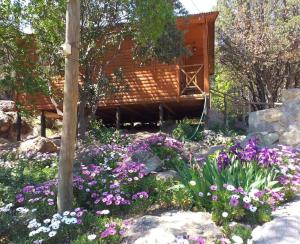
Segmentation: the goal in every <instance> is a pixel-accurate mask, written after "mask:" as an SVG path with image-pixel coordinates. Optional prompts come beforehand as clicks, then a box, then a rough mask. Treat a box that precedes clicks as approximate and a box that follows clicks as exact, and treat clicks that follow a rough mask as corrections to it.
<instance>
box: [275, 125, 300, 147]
mask: <svg viewBox="0 0 300 244" xmlns="http://www.w3.org/2000/svg"><path fill="white" fill-rule="evenodd" d="M279 143H280V144H283V145H289V146H297V145H300V124H298V125H290V126H289V127H288V128H287V131H286V132H284V133H283V134H282V135H280V137H279Z"/></svg>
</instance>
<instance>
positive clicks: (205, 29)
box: [202, 22, 209, 93]
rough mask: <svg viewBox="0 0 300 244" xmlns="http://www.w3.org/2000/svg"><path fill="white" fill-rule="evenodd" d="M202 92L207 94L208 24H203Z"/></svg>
mask: <svg viewBox="0 0 300 244" xmlns="http://www.w3.org/2000/svg"><path fill="white" fill-rule="evenodd" d="M202 33H203V65H204V92H205V93H209V59H208V24H207V22H205V23H204V24H203V32H202Z"/></svg>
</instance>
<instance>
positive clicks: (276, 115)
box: [248, 108, 283, 132]
mask: <svg viewBox="0 0 300 244" xmlns="http://www.w3.org/2000/svg"><path fill="white" fill-rule="evenodd" d="M282 117H283V113H282V112H281V110H280V109H277V108H271V109H265V110H260V111H255V112H251V113H250V114H249V121H248V122H249V132H257V131H268V132H274V131H276V128H275V125H276V124H277V123H278V122H279V121H280V120H281V119H282ZM275 122H276V123H275Z"/></svg>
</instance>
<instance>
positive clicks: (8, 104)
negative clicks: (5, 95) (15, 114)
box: [0, 100, 15, 112]
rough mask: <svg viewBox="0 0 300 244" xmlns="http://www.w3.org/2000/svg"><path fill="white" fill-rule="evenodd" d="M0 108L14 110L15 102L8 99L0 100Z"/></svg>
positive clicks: (8, 110) (5, 110) (7, 110)
mask: <svg viewBox="0 0 300 244" xmlns="http://www.w3.org/2000/svg"><path fill="white" fill-rule="evenodd" d="M0 110H1V111H3V112H10V111H15V102H14V101H10V100H0Z"/></svg>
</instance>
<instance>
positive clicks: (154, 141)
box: [128, 134, 183, 154]
mask: <svg viewBox="0 0 300 244" xmlns="http://www.w3.org/2000/svg"><path fill="white" fill-rule="evenodd" d="M153 145H161V146H166V147H169V148H172V149H175V150H177V151H182V149H183V144H182V143H181V142H180V141H178V140H176V139H174V138H171V137H167V136H166V135H163V134H155V135H153V136H149V137H147V138H145V139H144V140H140V141H137V142H135V143H133V144H132V145H130V146H129V147H128V153H129V154H133V153H137V152H142V151H149V150H150V149H151V146H153Z"/></svg>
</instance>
